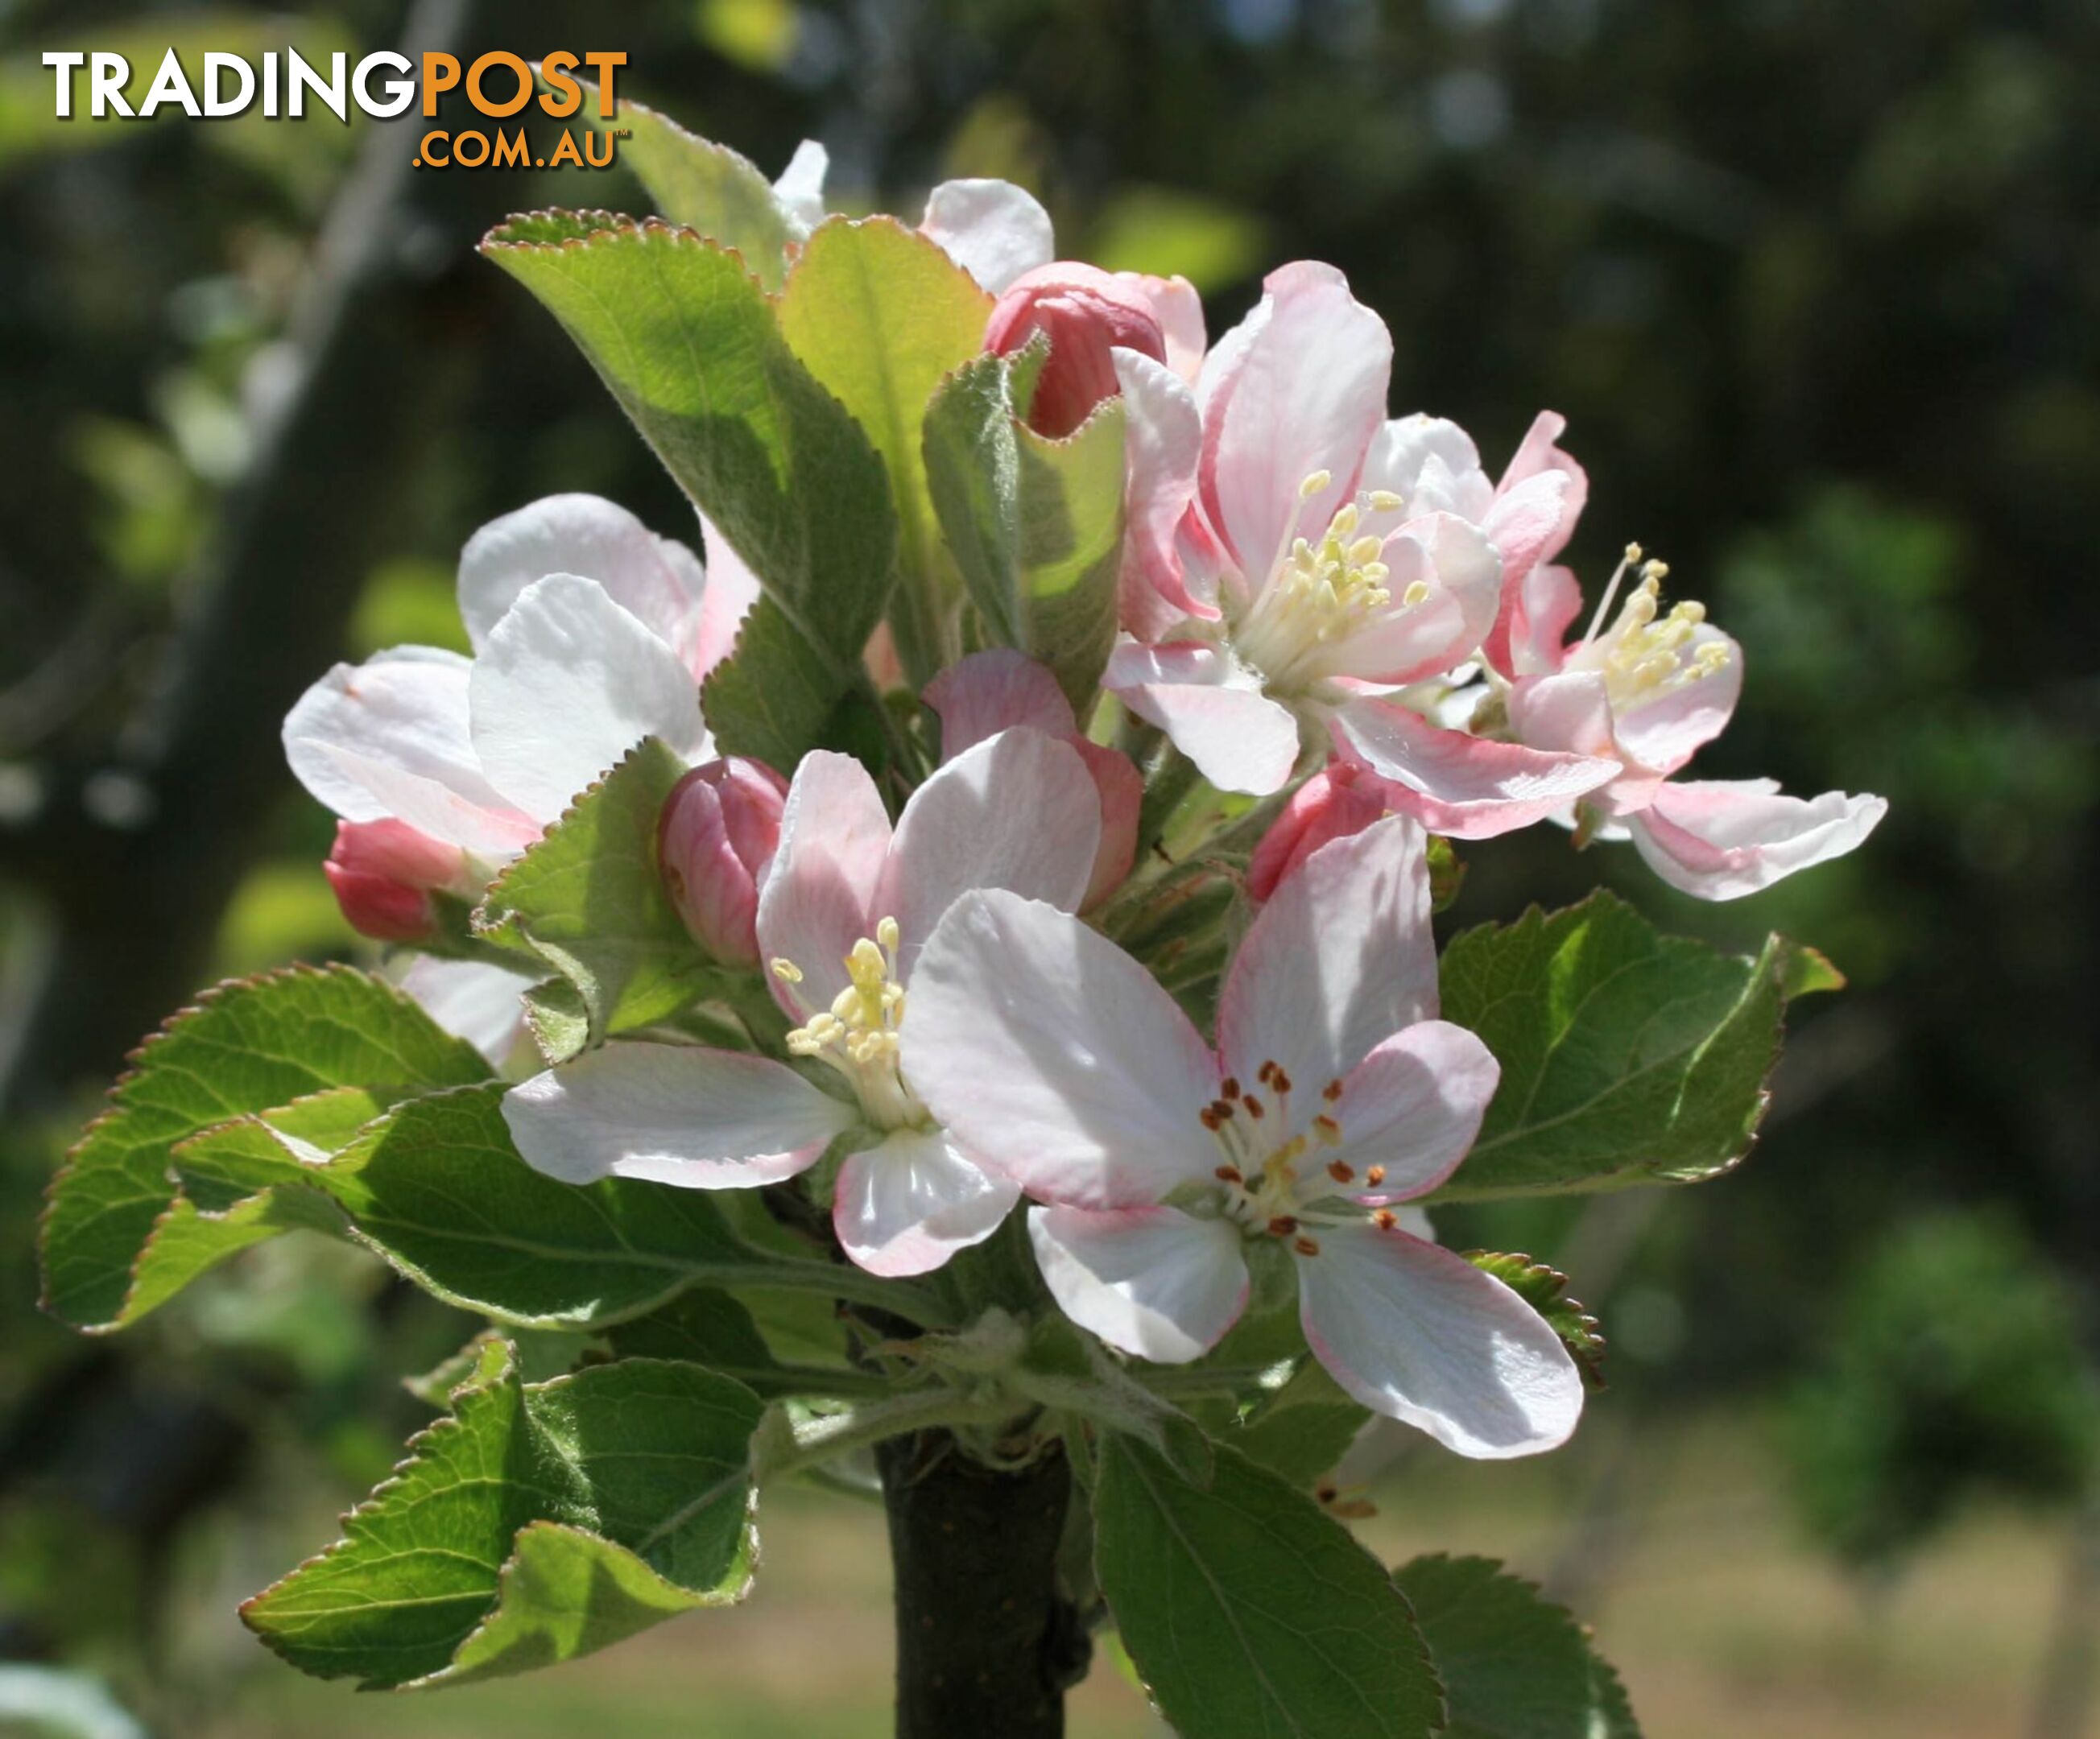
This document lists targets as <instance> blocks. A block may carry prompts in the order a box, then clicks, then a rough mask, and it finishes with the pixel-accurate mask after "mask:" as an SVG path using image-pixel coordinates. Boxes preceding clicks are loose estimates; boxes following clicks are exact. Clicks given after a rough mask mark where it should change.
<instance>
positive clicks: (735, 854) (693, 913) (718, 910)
mask: <svg viewBox="0 0 2100 1739" xmlns="http://www.w3.org/2000/svg"><path fill="white" fill-rule="evenodd" d="M786 807H787V782H786V781H785V780H784V779H782V778H781V777H780V775H779V774H778V773H775V772H774V770H773V769H772V768H770V767H769V766H766V765H765V763H764V762H763V761H747V760H745V759H744V758H743V757H742V756H739V755H732V756H730V757H729V758H728V759H727V760H726V761H708V762H707V763H706V764H705V765H704V766H697V767H695V768H694V769H693V770H692V771H691V772H690V773H688V774H687V775H686V776H685V777H684V778H683V779H680V780H679V781H678V783H677V784H676V785H674V786H673V787H672V788H671V795H670V796H669V797H666V798H665V799H664V813H663V815H662V817H661V818H660V820H659V821H658V823H657V829H656V850H657V859H658V862H659V863H660V864H661V866H662V867H663V872H664V886H665V887H666V888H667V889H668V890H669V891H670V895H671V903H672V904H673V905H674V906H676V907H677V908H678V916H680V917H681V918H682V919H684V920H685V924H686V929H687V930H688V931H690V933H691V934H692V938H693V940H694V941H695V942H698V943H699V945H700V946H701V947H703V948H704V949H705V950H706V951H708V953H709V954H710V955H712V956H713V957H714V958H715V959H716V960H719V961H721V963H722V964H724V965H726V966H756V965H757V964H758V928H757V925H758V884H759V881H760V880H761V878H762V877H763V876H764V875H765V867H766V865H768V864H769V863H771V862H772V861H773V853H774V848H775V847H776V846H778V845H779V843H780V815H781V812H782V810H784V809H785V808H786Z"/></svg>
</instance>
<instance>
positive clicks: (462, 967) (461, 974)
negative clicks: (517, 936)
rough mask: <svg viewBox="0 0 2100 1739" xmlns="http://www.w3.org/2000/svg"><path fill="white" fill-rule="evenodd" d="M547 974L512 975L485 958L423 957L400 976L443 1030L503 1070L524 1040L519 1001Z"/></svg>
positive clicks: (523, 1026) (504, 968)
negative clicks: (451, 958) (469, 1045)
mask: <svg viewBox="0 0 2100 1739" xmlns="http://www.w3.org/2000/svg"><path fill="white" fill-rule="evenodd" d="M543 976H545V975H544V974H543V973H523V972H513V971H511V970H510V968H508V967H506V966H496V965H492V964H490V963H488V962H487V961H485V960H443V959H440V958H439V956H436V955H435V954H419V955H417V956H416V958H415V959H414V960H413V961H412V962H411V963H410V964H409V966H408V970H407V971H405V972H404V973H402V974H401V988H402V989H403V990H404V991H407V992H408V995H411V996H412V997H414V998H415V1000H417V1002H418V1003H419V1004H421V1005H422V1008H423V1011H424V1012H425V1013H426V1014H428V1015H429V1016H430V1018H431V1019H432V1020H434V1021H435V1022H437V1023H438V1025H439V1026H442V1027H443V1028H444V1030H445V1031H447V1032H448V1033H452V1034H453V1035H455V1036H457V1037H458V1038H461V1039H465V1040H466V1042H467V1043H468V1044H471V1045H472V1046H473V1047H474V1048H475V1049H476V1050H478V1051H479V1052H480V1053H481V1054H482V1055H483V1056H484V1057H487V1059H488V1061H489V1062H490V1063H491V1065H492V1066H494V1067H496V1068H498V1069H501V1067H502V1066H504V1064H505V1063H506V1062H507V1061H510V1056H511V1053H513V1052H514V1051H515V1050H516V1049H517V1048H518V1044H519V1043H520V1042H521V1041H522V1040H523V1039H524V1037H525V1007H524V1004H523V1001H522V1000H520V999H522V998H523V995H524V994H525V992H526V991H529V990H530V989H532V986H534V985H535V984H536V983H538V982H540V978H542V977H543Z"/></svg>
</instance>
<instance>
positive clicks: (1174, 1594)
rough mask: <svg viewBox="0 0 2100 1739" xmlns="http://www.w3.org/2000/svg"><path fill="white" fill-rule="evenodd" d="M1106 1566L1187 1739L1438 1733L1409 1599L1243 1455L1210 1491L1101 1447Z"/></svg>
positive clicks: (1098, 1545) (1432, 1677) (1099, 1526)
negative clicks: (1408, 1607)
mask: <svg viewBox="0 0 2100 1739" xmlns="http://www.w3.org/2000/svg"><path fill="white" fill-rule="evenodd" d="M1094 1516H1095V1561H1096V1565H1098V1567H1099V1570H1100V1575H1101V1591H1102V1592H1103V1593H1104V1594H1105V1595H1106V1596H1107V1597H1108V1602H1109V1606H1110V1609H1111V1611H1112V1612H1113V1613H1114V1615H1115V1622H1116V1625H1117V1627H1118V1630H1119V1631H1121V1633H1122V1635H1123V1644H1124V1645H1125V1646H1126V1647H1127V1649H1129V1651H1130V1655H1131V1658H1132V1660H1133V1661H1134V1662H1136V1665H1137V1668H1138V1671H1140V1673H1141V1674H1143V1675H1144V1677H1145V1683H1146V1685H1147V1686H1148V1688H1149V1690H1150V1692H1151V1694H1152V1697H1153V1699H1154V1701H1156V1702H1157V1703H1158V1706H1159V1710H1160V1712H1161V1714H1162V1715H1164V1716H1165V1717H1166V1718H1167V1720H1168V1721H1169V1722H1170V1723H1171V1724H1172V1725H1173V1727H1174V1729H1175V1731H1176V1732H1178V1733H1180V1735H1181V1736H1182V1739H1295V1736H1302V1739H1335V1735H1338V1734H1342V1733H1347V1734H1349V1735H1351V1736H1352V1739H1402V1736H1405V1739H1427V1736H1428V1735H1430V1734H1433V1733H1436V1732H1439V1731H1440V1728H1441V1722H1440V1710H1441V1708H1442V1702H1443V1699H1442V1697H1441V1695H1440V1692H1439V1690H1438V1687H1437V1682H1436V1672H1435V1670H1434V1669H1433V1668H1432V1666H1431V1665H1430V1662H1429V1656H1428V1653H1427V1650H1426V1649H1424V1648H1423V1642H1422V1639H1421V1637H1420V1635H1418V1633H1417V1631H1416V1630H1415V1627H1414V1621H1413V1619H1412V1618H1410V1616H1409V1613H1408V1609H1407V1602H1406V1601H1405V1600H1403V1599H1401V1596H1400V1595H1399V1594H1398V1592H1397V1591H1396V1590H1395V1589H1394V1587H1393V1585H1392V1579H1391V1578H1389V1577H1387V1574H1386V1573H1385V1571H1384V1569H1383V1568H1382V1567H1381V1566H1380V1565H1379V1562H1378V1560H1376V1559H1374V1558H1373V1557H1372V1556H1370V1553H1368V1552H1367V1551H1365V1550H1364V1548H1363V1547H1361V1546H1360V1545H1359V1544H1357V1542H1356V1540H1355V1539H1354V1538H1352V1537H1351V1535H1350V1534H1349V1533H1348V1529H1345V1528H1343V1526H1342V1525H1340V1524H1339V1522H1337V1521H1335V1520H1334V1519H1333V1518H1332V1517H1330V1516H1327V1515H1326V1514H1324V1513H1323V1512H1321V1508H1320V1507H1319V1505H1318V1504H1317V1503H1314V1502H1313V1501H1312V1499H1311V1498H1308V1497H1307V1496H1305V1495H1304V1494H1303V1493H1301V1492H1299V1491H1296V1490H1293V1489H1292V1488H1291V1486H1290V1485H1289V1484H1288V1483H1287V1482H1286V1481H1284V1480H1282V1478H1280V1477H1279V1476H1277V1475H1276V1474H1273V1473H1271V1472H1267V1471H1265V1470H1264V1469H1263V1468H1257V1467H1255V1465H1254V1464H1253V1463H1251V1462H1249V1461H1247V1460H1246V1459H1245V1458H1243V1457H1242V1456H1239V1455H1237V1454H1233V1452H1232V1451H1231V1450H1226V1449H1222V1448H1221V1449H1220V1450H1218V1451H1217V1452H1216V1469H1215V1474H1214V1476H1213V1477H1212V1480H1211V1485H1210V1486H1209V1488H1208V1489H1207V1490H1203V1489H1199V1488H1198V1487H1197V1486H1195V1485H1190V1484H1189V1483H1188V1482H1187V1481H1185V1480H1184V1479H1182V1478H1181V1477H1180V1475H1178V1474H1177V1473H1176V1472H1175V1471H1174V1470H1173V1468H1171V1467H1170V1466H1169V1465H1168V1464H1167V1463H1166V1462H1164V1461H1162V1459H1159V1458H1158V1456H1157V1455H1155V1454H1153V1453H1152V1452H1151V1451H1150V1450H1147V1449H1145V1447H1144V1446H1143V1445H1140V1444H1138V1443H1136V1442H1135V1441H1132V1439H1130V1438H1127V1437H1114V1436H1111V1437H1106V1438H1105V1439H1104V1440H1103V1441H1102V1445H1101V1465H1100V1472H1099V1478H1098V1481H1097V1483H1096V1488H1095V1492H1094Z"/></svg>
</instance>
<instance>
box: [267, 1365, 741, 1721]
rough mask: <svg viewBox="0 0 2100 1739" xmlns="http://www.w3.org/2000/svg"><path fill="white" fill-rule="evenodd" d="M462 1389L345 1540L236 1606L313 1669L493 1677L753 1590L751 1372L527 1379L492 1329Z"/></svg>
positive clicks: (441, 1678) (403, 1677) (605, 1372)
mask: <svg viewBox="0 0 2100 1739" xmlns="http://www.w3.org/2000/svg"><path fill="white" fill-rule="evenodd" d="M452 1400H453V1411H452V1415H451V1416H450V1417H448V1418H446V1419H440V1420H439V1421H438V1422H437V1423H435V1424H434V1425H432V1426H431V1427H430V1428H429V1429H428V1430H427V1431H425V1432H421V1434H420V1435H418V1436H417V1437H415V1438H413V1439H412V1440H411V1441H410V1444H409V1449H410V1454H409V1458H408V1460H406V1461H405V1462H404V1463H402V1464H401V1466H400V1467H399V1468H398V1469H397V1470H396V1471H395V1474H394V1476H393V1477H392V1478H391V1479H390V1480H388V1481H386V1484H384V1485H382V1486H380V1487H379V1488H378V1489H377V1490H376V1491H374V1492H373V1494H372V1495H371V1497H369V1498H367V1499H366V1500H365V1502H364V1503H362V1504H360V1505H359V1507H357V1508H356V1509H355V1510H354V1511H352V1512H351V1514H350V1515H349V1516H348V1517H346V1519H345V1521H344V1524H343V1538H342V1541H341V1542H339V1543H337V1544H336V1545H334V1546H333V1547H329V1550H328V1551H325V1552H324V1553H322V1554H321V1555H320V1556H319V1557H317V1558H312V1559H309V1560H307V1562H306V1563H305V1564H303V1565H301V1566H300V1567H299V1568H298V1569H296V1570H294V1571H293V1572H292V1573H291V1574H290V1575H289V1576H287V1577H286V1578H285V1579H284V1580H283V1581H282V1582H278V1583H277V1584H276V1586H275V1587H271V1588H269V1589H267V1590H265V1591H263V1592H262V1593H261V1594H258V1595H257V1596H255V1597H254V1599H253V1600H249V1602H248V1603H247V1604H245V1605H244V1606H243V1607H242V1608H241V1609H240V1615H241V1618H243V1619H244V1620H245V1622H247V1624H248V1626H249V1628H250V1629H251V1630H253V1631H255V1633H256V1634H257V1635H258V1636H260V1637H261V1638H262V1640H263V1641H264V1642H266V1643H267V1644H269V1645H270V1647H271V1649H275V1650H276V1652H277V1653H279V1654H280V1655H281V1656H283V1657H285V1659H286V1660H287V1661H289V1662H291V1663H292V1665H293V1666H297V1667H298V1668H299V1669H300V1670H301V1671H304V1672H309V1673H312V1674H314V1675H316V1676H318V1677H321V1678H342V1677H354V1678H355V1679H359V1680H360V1681H361V1684H362V1685H363V1687H364V1688H367V1689H374V1688H393V1687H396V1686H401V1685H417V1686H421V1685H429V1684H457V1683H461V1682H463V1681H466V1680H470V1679H486V1678H493V1677H496V1676H497V1675H501V1674H505V1673H513V1672H522V1671H527V1670H528V1669H530V1668H532V1667H536V1666H549V1665H552V1664H554V1662H559V1661H565V1660H570V1659H572V1658H574V1657H576V1656H577V1655H580V1654H585V1653H589V1652H591V1651H592V1650H593V1649H601V1648H603V1647H605V1646H606V1645H607V1644H610V1643H614V1642H617V1641H619V1640H621V1639H622V1638H624V1637H626V1636H629V1635H633V1634H634V1632H636V1631H639V1630H642V1629H643V1628H645V1627H646V1626H649V1625H651V1624H653V1623H655V1622H658V1621H659V1620H660V1619H662V1618H668V1617H670V1616H671V1615H672V1614H673V1613H677V1612H682V1611H686V1610H688V1609H691V1608H693V1607H695V1606H716V1605H724V1604H729V1603H730V1602H731V1601H734V1600H739V1599H740V1598H742V1596H743V1594H744V1592H745V1591H746V1590H747V1589H748V1587H749V1585H750V1580H751V1568H752V1561H753V1558H754V1555H755V1553H756V1551H757V1534H756V1532H755V1530H754V1529H753V1526H752V1519H751V1518H752V1503H753V1500H754V1495H755V1494H754V1490H753V1486H752V1477H751V1466H750V1441H751V1437H752V1432H754V1431H755V1430H757V1427H758V1423H759V1419H760V1418H761V1415H762V1412H763V1404H762V1403H761V1401H760V1400H759V1399H758V1397H757V1396H756V1395H754V1394H752V1393H751V1391H750V1390H749V1389H748V1388H744V1387H743V1384H739V1383H736V1382H733V1381H731V1380H730V1379H728V1378H726V1377H722V1376H718V1375H714V1374H713V1373H712V1372H708V1371H705V1370H700V1369H699V1368H698V1367H697V1366H690V1365H681V1364H673V1363H667V1362H664V1361H661V1360H656V1359H631V1360H624V1361H622V1362H620V1363H618V1364H611V1365H598V1366H591V1367H589V1368H587V1369H585V1370H580V1371H577V1372H576V1373H575V1374H574V1375H571V1376H566V1377H558V1378H556V1379H554V1381H552V1382H549V1383H538V1384H530V1385H527V1384H523V1383H522V1382H521V1381H520V1380H519V1379H518V1366H517V1356H516V1354H515V1353H514V1350H513V1349H512V1348H510V1347H509V1346H508V1345H506V1344H504V1343H502V1342H500V1341H497V1342H492V1343H490V1344H486V1345H484V1346H483V1348H481V1349H480V1352H479V1357H478V1359H477V1362H476V1364H475V1367H474V1372H473V1375H472V1376H471V1377H470V1379H469V1380H468V1382H467V1383H466V1384H465V1385H463V1386H462V1387H461V1388H459V1389H458V1390H457V1391H456V1392H455V1393H454V1395H453V1397H452Z"/></svg>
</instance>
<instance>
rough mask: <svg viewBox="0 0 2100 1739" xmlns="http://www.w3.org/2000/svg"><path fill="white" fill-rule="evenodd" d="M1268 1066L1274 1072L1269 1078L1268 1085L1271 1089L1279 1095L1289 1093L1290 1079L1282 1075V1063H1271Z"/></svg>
mask: <svg viewBox="0 0 2100 1739" xmlns="http://www.w3.org/2000/svg"><path fill="white" fill-rule="evenodd" d="M1269 1067H1270V1068H1271V1069H1272V1070H1274V1071H1275V1072H1274V1073H1273V1074H1272V1075H1270V1076H1269V1078H1268V1084H1269V1085H1270V1086H1272V1087H1273V1088H1275V1089H1276V1090H1277V1092H1279V1093H1287V1092H1290V1076H1289V1075H1286V1074H1285V1073H1284V1070H1283V1065H1282V1063H1271V1064H1270V1065H1269Z"/></svg>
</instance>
